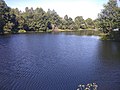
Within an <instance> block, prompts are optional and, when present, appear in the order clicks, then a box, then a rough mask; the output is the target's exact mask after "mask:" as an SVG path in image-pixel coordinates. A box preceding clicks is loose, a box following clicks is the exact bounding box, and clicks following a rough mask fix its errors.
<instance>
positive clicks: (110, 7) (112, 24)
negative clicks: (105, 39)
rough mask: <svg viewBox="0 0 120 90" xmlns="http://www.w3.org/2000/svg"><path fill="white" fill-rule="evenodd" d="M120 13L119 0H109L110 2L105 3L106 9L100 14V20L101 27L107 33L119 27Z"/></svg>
mask: <svg viewBox="0 0 120 90" xmlns="http://www.w3.org/2000/svg"><path fill="white" fill-rule="evenodd" d="M119 14H120V12H119V7H118V5H117V0H109V2H108V3H107V4H106V5H104V9H103V10H102V11H101V13H100V14H99V15H98V19H99V21H100V23H99V28H101V29H102V30H103V32H105V33H110V32H111V31H113V29H115V28H118V26H119V25H118V23H119Z"/></svg>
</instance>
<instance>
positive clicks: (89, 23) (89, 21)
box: [85, 18, 94, 29]
mask: <svg viewBox="0 0 120 90" xmlns="http://www.w3.org/2000/svg"><path fill="white" fill-rule="evenodd" d="M85 22H86V27H87V28H90V29H94V22H93V20H92V19H91V18H87V19H86V20H85Z"/></svg>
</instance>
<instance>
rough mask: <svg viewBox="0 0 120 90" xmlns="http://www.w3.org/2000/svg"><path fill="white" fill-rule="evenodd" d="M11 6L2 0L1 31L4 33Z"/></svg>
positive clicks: (0, 13)
mask: <svg viewBox="0 0 120 90" xmlns="http://www.w3.org/2000/svg"><path fill="white" fill-rule="evenodd" d="M9 10H10V8H9V7H8V6H7V4H6V3H5V1H4V0H0V33H2V34H3V33H4V30H3V28H4V26H5V25H6V23H7V22H8V18H9Z"/></svg>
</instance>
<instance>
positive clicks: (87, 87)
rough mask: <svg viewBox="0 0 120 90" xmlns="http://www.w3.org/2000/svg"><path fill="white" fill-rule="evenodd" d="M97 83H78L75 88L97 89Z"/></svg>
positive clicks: (81, 89)
mask: <svg viewBox="0 0 120 90" xmlns="http://www.w3.org/2000/svg"><path fill="white" fill-rule="evenodd" d="M97 88H98V85H97V84H96V83H89V84H86V85H83V84H80V85H78V88H77V90H97Z"/></svg>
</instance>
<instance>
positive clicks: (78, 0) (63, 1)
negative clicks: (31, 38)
mask: <svg viewBox="0 0 120 90" xmlns="http://www.w3.org/2000/svg"><path fill="white" fill-rule="evenodd" d="M108 1H109V0H5V2H6V3H7V5H8V6H9V7H11V8H19V9H20V10H22V11H24V9H25V7H29V8H30V7H33V8H34V9H35V8H37V7H41V8H43V9H44V10H45V11H47V10H48V9H51V10H53V9H54V10H55V11H56V12H57V13H58V14H59V15H60V16H61V17H64V16H65V15H68V16H69V17H72V18H73V19H74V18H75V17H76V16H83V18H84V19H87V18H92V19H95V18H97V15H98V13H99V12H100V11H101V9H103V4H106V3H107V2H108Z"/></svg>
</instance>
